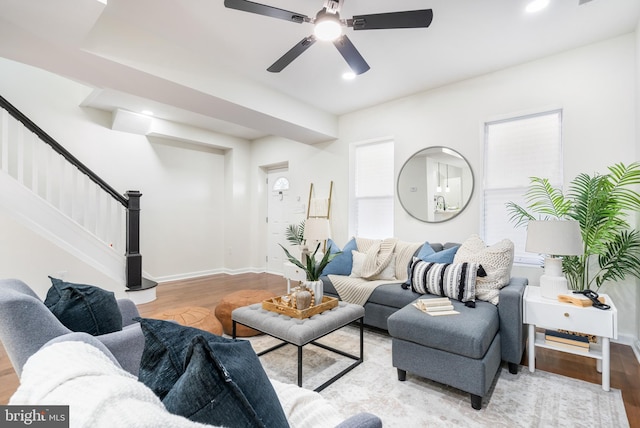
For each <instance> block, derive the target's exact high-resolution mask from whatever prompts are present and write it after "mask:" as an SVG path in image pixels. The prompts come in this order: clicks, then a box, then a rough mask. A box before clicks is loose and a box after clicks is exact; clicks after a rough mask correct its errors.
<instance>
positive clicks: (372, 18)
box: [347, 9, 433, 30]
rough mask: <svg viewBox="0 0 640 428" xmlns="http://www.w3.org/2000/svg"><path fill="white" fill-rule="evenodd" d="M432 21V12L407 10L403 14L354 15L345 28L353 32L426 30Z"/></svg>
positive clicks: (429, 10)
mask: <svg viewBox="0 0 640 428" xmlns="http://www.w3.org/2000/svg"><path fill="white" fill-rule="evenodd" d="M431 21H433V10H431V9H423V10H407V11H404V12H389V13H376V14H372V15H354V16H353V18H352V19H348V20H347V26H349V27H353V29H354V30H384V29H390V28H426V27H428V26H429V25H431Z"/></svg>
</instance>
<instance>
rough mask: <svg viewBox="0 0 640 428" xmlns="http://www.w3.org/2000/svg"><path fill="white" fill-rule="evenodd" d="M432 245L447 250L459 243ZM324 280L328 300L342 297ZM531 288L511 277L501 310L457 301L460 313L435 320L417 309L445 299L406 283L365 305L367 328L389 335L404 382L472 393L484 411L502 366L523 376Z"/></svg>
mask: <svg viewBox="0 0 640 428" xmlns="http://www.w3.org/2000/svg"><path fill="white" fill-rule="evenodd" d="M430 245H431V247H432V248H433V249H434V250H435V251H442V250H443V249H447V248H450V247H452V246H455V245H457V244H445V245H444V246H443V245H441V244H430ZM322 280H323V283H324V293H325V295H327V296H333V297H337V298H340V296H339V295H338V292H337V291H336V288H335V287H334V286H333V284H332V283H331V280H330V279H329V277H327V276H323V277H322ZM527 283H528V281H527V279H526V278H511V281H510V283H509V284H508V285H507V286H505V287H503V288H502V289H501V290H500V294H499V304H498V305H494V304H492V303H488V302H484V301H476V304H475V307H467V306H465V304H464V303H462V302H458V301H456V300H454V299H451V300H452V304H453V306H454V309H455V310H456V311H458V312H460V314H459V315H451V316H430V315H427V314H425V313H423V312H421V311H419V310H418V309H416V308H415V307H414V306H413V305H412V303H413V302H414V301H415V300H416V299H418V298H423V299H424V298H426V299H428V298H435V297H439V296H434V295H429V294H425V295H422V294H418V293H415V292H414V291H412V290H411V289H410V288H409V289H405V288H403V287H402V283H395V284H385V285H381V286H379V287H377V288H376V289H375V291H374V292H373V293H372V294H371V295H370V296H369V299H368V300H367V302H366V303H365V304H364V309H365V316H364V323H365V324H366V325H368V326H371V327H375V328H378V329H383V330H386V331H388V332H389V335H390V336H391V337H392V353H393V357H392V358H393V365H394V367H396V368H397V370H398V378H399V380H401V381H402V380H405V379H406V375H407V372H408V373H411V374H415V375H418V376H421V377H424V378H428V379H431V380H434V381H437V382H440V383H444V384H447V385H451V386H453V387H455V388H458V389H461V390H463V391H466V392H469V393H470V397H471V405H472V407H473V408H474V409H480V408H481V406H482V399H483V397H484V396H485V395H486V394H487V392H488V391H489V389H490V387H491V385H492V383H493V381H494V379H495V377H496V374H497V373H498V370H499V368H500V366H501V363H502V361H504V362H506V363H507V364H508V367H509V371H510V372H511V373H513V374H516V373H517V370H518V365H519V363H520V360H521V358H522V355H523V352H524V349H525V343H526V329H525V327H524V324H523V322H522V299H523V295H524V289H525V287H526V285H527Z"/></svg>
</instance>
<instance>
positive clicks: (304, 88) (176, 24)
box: [0, 0, 640, 143]
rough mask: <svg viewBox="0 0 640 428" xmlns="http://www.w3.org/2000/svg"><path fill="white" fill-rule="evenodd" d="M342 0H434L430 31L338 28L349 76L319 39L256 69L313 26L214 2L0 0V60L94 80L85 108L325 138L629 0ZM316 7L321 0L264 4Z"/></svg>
mask: <svg viewBox="0 0 640 428" xmlns="http://www.w3.org/2000/svg"><path fill="white" fill-rule="evenodd" d="M528 1H529V0H482V1H479V0H455V1H453V0H398V1H394V2H390V1H387V0H344V6H343V8H342V11H341V17H342V18H350V17H351V16H352V15H354V14H369V13H380V12H390V11H399V10H413V9H429V8H430V9H433V14H434V18H433V23H432V24H431V26H430V27H429V28H427V29H399V30H398V29H396V30H372V31H358V32H354V31H353V30H351V29H347V30H346V32H347V35H348V36H349V38H350V39H351V41H352V42H353V44H354V45H355V46H356V47H357V48H358V50H359V51H360V53H361V54H362V56H363V57H364V58H365V60H366V61H367V62H368V63H369V65H370V66H371V69H370V70H369V71H368V72H366V73H364V74H363V75H361V76H358V77H357V78H356V79H355V80H351V81H345V80H343V79H342V78H341V75H342V73H343V72H344V71H347V69H348V67H347V65H346V63H345V62H344V60H343V59H342V57H341V56H340V54H339V53H338V52H337V50H336V49H335V47H334V46H333V45H332V44H330V43H328V44H325V43H322V42H318V43H316V44H315V45H313V46H312V47H311V48H310V49H308V50H307V51H306V52H305V53H303V54H302V55H301V56H300V57H299V58H297V59H296V60H295V61H294V62H293V63H291V64H290V65H289V66H288V67H287V68H285V69H284V70H283V71H282V72H281V73H269V72H267V71H266V68H267V67H268V66H270V65H271V64H272V63H273V62H274V61H275V60H276V59H278V58H279V57H280V56H282V55H283V54H284V53H285V52H286V51H287V50H289V49H290V48H291V47H292V46H293V45H294V44H296V43H297V42H299V41H300V40H301V39H302V38H304V37H306V36H308V35H309V34H311V32H312V29H313V28H312V25H311V24H295V23H291V22H286V21H283V20H279V19H274V18H269V17H266V16H261V15H256V14H250V13H246V12H241V11H237V10H232V9H227V8H225V7H224V4H223V0H180V1H176V0H56V1H55V2H52V1H51V0H29V1H25V0H0V56H2V57H5V58H8V59H12V60H16V61H20V62H24V63H27V64H31V65H34V66H37V67H40V68H43V69H46V70H50V71H52V72H55V73H58V74H61V75H63V76H67V77H70V78H73V79H75V80H77V81H80V82H82V83H85V84H87V85H89V86H90V87H93V88H95V91H94V92H93V94H92V95H91V96H90V97H89V98H88V99H87V100H86V101H85V102H84V105H86V106H90V107H95V108H100V109H104V110H114V109H118V108H119V109H124V110H130V111H135V112H139V111H141V110H142V109H149V110H152V111H154V113H155V114H156V115H157V116H158V117H162V118H166V119H169V120H173V121H177V122H182V123H187V124H191V125H194V126H198V127H202V128H206V129H211V130H215V131H217V132H221V133H224V134H228V135H232V136H237V137H241V138H247V139H255V138H259V137H262V136H265V135H278V136H282V137H286V138H291V139H294V140H298V141H301V142H305V143H316V142H319V141H324V140H328V139H331V138H334V137H335V136H336V133H337V117H338V116H339V115H341V114H344V113H348V112H352V111H355V110H359V109H362V108H366V107H369V106H372V105H376V104H379V103H382V102H385V101H389V100H392V99H396V98H400V97H403V96H406V95H410V94H413V93H416V92H420V91H425V90H428V89H431V88H435V87H438V86H442V85H445V84H448V83H452V82H455V81H460V80H463V79H467V78H470V77H473V76H478V75H481V74H484V73H489V72H492V71H495V70H499V69H503V68H506V67H510V66H513V65H517V64H521V63H524V62H527V61H532V60H535V59H537V58H541V57H544V56H548V55H553V54H556V53H559V52H562V51H565V50H568V49H572V48H576V47H578V46H582V45H586V44H590V43H594V42H597V41H599V40H604V39H607V38H611V37H615V36H618V35H622V34H626V33H629V32H632V31H634V30H635V29H636V26H637V25H638V22H639V19H640V1H638V0H592V1H590V2H588V3H586V4H583V5H579V1H578V0H551V5H550V6H549V7H548V8H547V9H546V10H544V11H542V12H540V13H538V14H535V15H527V14H525V13H524V7H525V6H526V4H527V2H528ZM260 2H261V3H263V4H268V5H270V6H274V7H278V8H281V9H286V10H291V11H294V12H299V13H302V14H305V15H307V16H310V17H313V16H315V13H316V12H317V11H319V10H320V9H321V7H322V4H323V0H304V1H300V0H264V1H260Z"/></svg>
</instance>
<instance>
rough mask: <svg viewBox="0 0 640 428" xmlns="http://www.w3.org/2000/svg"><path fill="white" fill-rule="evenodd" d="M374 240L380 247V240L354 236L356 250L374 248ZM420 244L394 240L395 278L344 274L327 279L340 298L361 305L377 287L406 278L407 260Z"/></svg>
mask: <svg viewBox="0 0 640 428" xmlns="http://www.w3.org/2000/svg"><path fill="white" fill-rule="evenodd" d="M376 242H378V248H380V245H381V244H380V243H381V242H382V241H376V240H372V239H361V238H356V243H357V245H358V250H359V251H362V252H367V251H368V250H369V249H370V248H376ZM422 245H423V243H421V242H418V243H416V242H403V241H396V242H395V243H394V245H393V251H392V256H393V255H395V263H396V266H395V268H396V279H395V280H368V279H364V278H354V277H350V276H344V275H329V280H331V283H332V284H333V286H334V287H335V289H336V291H337V292H338V295H339V296H340V299H341V300H343V301H345V302H349V303H355V304H356V305H361V306H363V305H364V304H365V303H367V300H369V297H370V296H371V293H373V292H374V290H375V289H376V288H377V287H379V286H381V285H384V284H397V283H398V282H405V281H406V280H407V267H408V266H409V262H410V261H411V258H412V257H413V255H414V254H415V252H416V251H418V249H419V248H420V247H421V246H422Z"/></svg>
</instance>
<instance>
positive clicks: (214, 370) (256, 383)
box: [138, 318, 288, 427]
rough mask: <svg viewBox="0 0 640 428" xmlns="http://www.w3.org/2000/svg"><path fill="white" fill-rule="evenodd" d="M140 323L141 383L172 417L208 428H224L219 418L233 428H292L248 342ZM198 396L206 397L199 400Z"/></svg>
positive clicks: (170, 325) (174, 326)
mask: <svg viewBox="0 0 640 428" xmlns="http://www.w3.org/2000/svg"><path fill="white" fill-rule="evenodd" d="M138 320H139V321H140V325H141V327H142V332H143V334H144V337H145V347H144V351H143V354H142V361H141V363H140V372H139V376H138V377H139V380H140V381H141V382H143V383H144V384H145V385H147V386H148V387H149V388H151V389H152V390H153V391H154V393H156V395H158V397H160V398H161V399H162V400H163V403H164V404H165V406H166V407H167V409H168V410H169V411H171V412H173V413H177V414H181V415H183V416H186V417H188V418H190V419H192V418H193V419H192V420H196V421H199V422H205V423H209V424H218V423H220V424H222V423H223V422H219V419H217V418H223V419H222V420H224V424H225V425H226V426H231V427H233V426H243V427H244V426H256V427H272V426H273V427H286V426H288V423H287V420H286V417H285V415H284V412H283V410H282V406H281V405H280V402H279V401H278V397H277V395H276V393H275V391H274V390H273V386H272V385H271V383H270V381H269V379H268V377H267V375H266V373H265V372H264V369H263V368H262V365H261V364H260V361H259V360H258V357H257V356H256V354H255V352H254V351H253V349H252V347H251V344H250V343H249V342H247V341H243V340H232V339H227V338H224V337H221V336H217V335H214V334H211V333H209V332H206V331H203V330H199V329H196V328H191V327H186V326H181V325H179V324H176V323H172V322H169V321H162V320H152V319H143V318H139V319H138ZM198 394H200V395H203V397H201V398H198V399H196V398H195V396H197V395H198ZM165 400H166V403H165ZM238 412H240V413H242V414H241V415H240V414H238ZM220 413H222V414H224V416H221V415H220ZM247 418H249V419H247ZM247 421H248V422H247Z"/></svg>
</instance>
